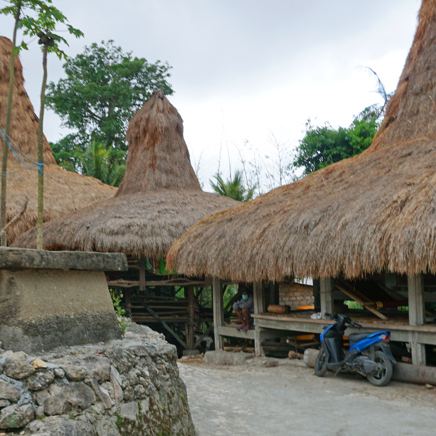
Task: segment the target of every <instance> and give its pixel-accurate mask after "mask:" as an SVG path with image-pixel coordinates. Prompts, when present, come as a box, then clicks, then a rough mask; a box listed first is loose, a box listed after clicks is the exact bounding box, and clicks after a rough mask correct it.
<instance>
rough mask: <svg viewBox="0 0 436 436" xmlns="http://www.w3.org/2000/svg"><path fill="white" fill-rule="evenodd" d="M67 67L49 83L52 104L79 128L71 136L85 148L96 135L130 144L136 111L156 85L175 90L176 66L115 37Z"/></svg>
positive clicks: (119, 145) (116, 144)
mask: <svg viewBox="0 0 436 436" xmlns="http://www.w3.org/2000/svg"><path fill="white" fill-rule="evenodd" d="M63 67H64V70H65V73H66V75H67V77H66V78H65V79H61V80H59V82H58V83H53V82H52V83H50V84H49V85H48V92H47V105H48V106H49V107H50V108H51V109H52V110H53V111H54V112H56V113H57V114H58V115H59V116H60V117H61V119H62V125H63V126H64V127H68V128H70V129H72V130H73V133H72V134H70V135H69V136H68V137H67V138H68V141H69V142H72V143H74V147H75V146H79V147H81V148H82V150H85V149H86V147H87V146H88V144H90V143H91V142H92V141H97V142H98V143H101V144H104V145H105V148H106V149H109V148H110V147H112V148H114V149H117V150H126V149H127V146H126V142H125V136H126V131H127V127H128V123H129V120H130V118H131V117H132V116H133V114H134V113H135V112H136V111H137V110H138V109H140V108H141V106H142V105H143V103H144V101H145V100H147V99H148V98H149V97H150V96H151V94H152V93H153V92H154V91H155V90H157V89H162V90H163V93H164V94H165V95H170V94H172V93H173V90H172V88H171V85H170V84H169V83H168V82H167V79H168V77H170V74H169V70H170V68H171V67H170V66H169V65H168V64H167V63H161V62H160V61H157V62H156V63H154V64H153V63H149V62H148V61H147V60H146V59H144V58H137V57H133V56H132V53H130V52H129V53H124V52H123V50H122V49H121V47H116V46H115V45H114V43H113V41H108V42H104V41H103V42H102V43H101V45H97V44H96V43H94V44H92V45H91V46H89V47H85V50H84V52H83V53H82V54H79V55H77V56H76V57H75V58H70V59H68V60H67V62H66V63H65V64H64V66H63ZM67 138H64V139H67ZM63 144H64V145H65V141H63ZM69 147H70V148H71V147H72V148H74V147H73V146H72V145H70V146H69Z"/></svg>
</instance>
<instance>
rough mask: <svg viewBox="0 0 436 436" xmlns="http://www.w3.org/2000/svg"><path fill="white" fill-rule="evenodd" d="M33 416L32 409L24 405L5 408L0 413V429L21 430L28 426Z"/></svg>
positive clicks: (28, 405)
mask: <svg viewBox="0 0 436 436" xmlns="http://www.w3.org/2000/svg"><path fill="white" fill-rule="evenodd" d="M34 416H35V412H34V411H33V407H32V405H30V404H25V405H23V406H20V407H18V406H17V405H16V404H13V405H12V406H8V407H5V408H4V409H2V410H1V412H0V428H5V429H8V428H21V427H24V426H25V425H26V424H28V423H29V422H30V421H31V420H32V419H33V418H34Z"/></svg>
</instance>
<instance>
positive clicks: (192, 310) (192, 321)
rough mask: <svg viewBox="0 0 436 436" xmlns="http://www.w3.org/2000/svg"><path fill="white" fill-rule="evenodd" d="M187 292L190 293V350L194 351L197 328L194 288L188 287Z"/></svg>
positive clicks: (188, 339) (188, 340)
mask: <svg viewBox="0 0 436 436" xmlns="http://www.w3.org/2000/svg"><path fill="white" fill-rule="evenodd" d="M185 290H187V291H188V314H189V315H188V316H189V323H188V337H187V343H188V349H189V350H193V349H194V326H195V301H194V286H187V287H186V288H185Z"/></svg>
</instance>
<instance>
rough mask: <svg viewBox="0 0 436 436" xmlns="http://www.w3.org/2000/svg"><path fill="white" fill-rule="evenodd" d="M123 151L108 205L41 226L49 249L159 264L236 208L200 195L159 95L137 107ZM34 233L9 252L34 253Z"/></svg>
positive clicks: (171, 110)
mask: <svg viewBox="0 0 436 436" xmlns="http://www.w3.org/2000/svg"><path fill="white" fill-rule="evenodd" d="M127 141H128V143H129V152H128V157H127V168H126V174H125V176H124V179H123V181H122V183H121V185H120V188H119V190H118V192H117V195H116V197H115V198H113V199H110V200H106V201H103V202H100V203H98V204H94V205H92V206H89V207H87V208H85V209H83V210H80V211H77V212H75V213H72V214H70V215H68V216H65V217H64V218H62V219H59V220H55V221H51V222H50V223H48V224H46V225H44V238H43V239H44V247H45V248H46V249H50V250H65V249H67V250H85V251H112V252H113V251H115V252H122V253H125V254H131V255H134V256H138V257H139V256H147V257H151V258H164V257H165V256H166V254H167V252H168V249H169V248H170V246H171V244H172V243H173V242H174V241H176V240H177V239H178V238H180V237H181V236H182V235H183V233H185V232H186V230H187V229H188V228H189V227H191V226H192V225H193V224H195V223H196V222H197V221H199V220H200V219H202V218H204V217H205V216H208V215H210V214H211V213H214V212H217V211H220V210H223V209H226V208H229V207H233V206H235V205H236V204H238V202H237V201H234V200H232V199H230V198H227V197H223V196H220V195H217V194H211V193H206V192H203V191H202V190H201V187H200V184H199V183H198V179H197V177H196V175H195V173H194V170H193V168H192V166H191V163H190V160H189V152H188V148H187V146H186V143H185V140H184V139H183V121H182V118H181V117H180V115H179V113H178V112H177V110H176V108H175V107H174V106H173V105H172V104H171V103H170V102H169V101H168V100H167V98H166V97H164V96H163V95H161V94H160V93H159V92H157V93H155V94H153V96H152V97H151V98H150V99H149V100H148V101H147V102H146V103H144V105H143V107H142V108H141V109H140V110H139V111H138V112H137V113H136V114H135V116H134V117H133V118H132V120H131V121H130V124H129V129H128V131H127ZM35 241H36V232H35V231H34V230H32V231H31V232H28V233H27V234H25V235H23V236H22V237H21V238H19V239H18V240H17V241H15V245H16V246H19V247H29V248H31V247H34V246H35Z"/></svg>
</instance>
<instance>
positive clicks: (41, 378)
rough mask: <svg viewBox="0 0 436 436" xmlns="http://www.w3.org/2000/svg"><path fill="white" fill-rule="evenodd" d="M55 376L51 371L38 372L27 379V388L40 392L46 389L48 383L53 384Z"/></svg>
mask: <svg viewBox="0 0 436 436" xmlns="http://www.w3.org/2000/svg"><path fill="white" fill-rule="evenodd" d="M54 378H55V376H54V374H53V372H51V371H40V372H37V373H36V374H33V375H31V376H30V377H29V378H28V379H27V387H28V388H29V389H30V390H31V391H41V390H42V389H46V388H48V386H49V385H50V383H52V382H53V380H54Z"/></svg>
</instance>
